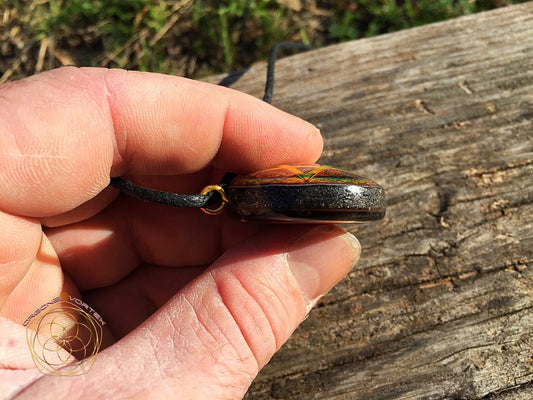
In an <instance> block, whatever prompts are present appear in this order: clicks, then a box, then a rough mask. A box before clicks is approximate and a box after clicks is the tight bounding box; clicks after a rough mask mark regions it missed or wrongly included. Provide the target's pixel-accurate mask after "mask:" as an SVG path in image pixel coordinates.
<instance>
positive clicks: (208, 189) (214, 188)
mask: <svg viewBox="0 0 533 400" xmlns="http://www.w3.org/2000/svg"><path fill="white" fill-rule="evenodd" d="M213 191H215V192H217V193H218V194H219V195H220V198H221V199H222V201H221V202H220V205H219V206H218V207H217V208H208V207H202V209H201V210H202V211H203V212H205V213H206V214H209V215H217V214H220V213H221V212H222V210H223V209H224V207H225V206H226V204H228V203H229V200H228V198H227V196H226V192H225V191H224V189H223V188H222V186H219V185H209V186H206V187H205V188H203V189H202V191H201V192H200V194H201V195H205V194H208V193H209V192H213Z"/></svg>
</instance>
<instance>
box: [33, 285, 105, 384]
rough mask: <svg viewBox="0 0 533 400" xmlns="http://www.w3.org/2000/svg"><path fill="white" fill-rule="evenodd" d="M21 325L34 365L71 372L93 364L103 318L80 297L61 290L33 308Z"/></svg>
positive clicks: (83, 370) (50, 371)
mask: <svg viewBox="0 0 533 400" xmlns="http://www.w3.org/2000/svg"><path fill="white" fill-rule="evenodd" d="M23 325H24V326H26V340H27V342H28V347H29V348H30V352H31V357H32V359H33V362H34V363H35V366H36V367H37V369H38V370H39V371H40V372H42V373H43V374H46V375H61V376H74V375H83V374H85V373H87V372H89V369H90V368H91V367H92V366H93V364H94V360H95V358H96V355H97V354H98V352H99V351H100V347H101V345H102V333H103V326H104V325H105V322H104V321H103V320H102V317H100V315H98V313H97V312H96V311H94V310H93V309H92V308H91V307H89V306H88V305H87V304H86V303H84V302H83V301H81V300H80V299H77V298H75V297H72V296H70V295H69V294H67V293H61V296H60V297H56V298H54V299H53V300H52V301H50V302H48V303H46V304H43V305H42V306H41V307H39V308H38V309H37V310H35V312H33V313H32V314H31V315H30V316H29V317H28V318H27V319H26V321H24V324H23Z"/></svg>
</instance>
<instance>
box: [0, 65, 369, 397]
mask: <svg viewBox="0 0 533 400" xmlns="http://www.w3.org/2000/svg"><path fill="white" fill-rule="evenodd" d="M321 149H322V139H321V137H320V134H319V133H318V131H317V130H316V128H314V127H313V126H311V125H310V124H308V123H306V122H304V121H302V120H300V119H298V118H296V117H293V116H290V115H288V114H286V113H284V112H282V111H279V110H276V109H275V108H273V107H272V106H270V105H268V104H266V103H264V102H262V101H260V100H257V99H255V98H252V97H250V96H247V95H245V94H242V93H239V92H236V91H234V90H231V89H226V88H222V87H218V86H214V85H209V84H205V83H200V82H195V81H190V80H186V79H182V78H176V77H170V76H163V75H158V74H147V73H138V72H125V71H120V70H104V69H92V68H87V69H76V68H62V69H59V70H54V71H50V72H47V73H43V74H40V75H36V76H34V77H31V78H28V79H25V80H22V81H19V82H14V83H11V84H6V85H4V86H2V87H0V227H1V228H0V394H2V393H3V394H4V396H6V398H11V396H14V395H15V394H17V393H18V394H19V396H20V398H39V399H47V398H51V399H59V398H69V399H73V398H79V399H85V398H98V397H99V396H100V397H102V396H103V398H113V399H119V398H128V399H132V398H139V399H141V398H143V399H144V398H150V399H159V398H180V399H186V398H193V399H204V398H205V399H219V398H223V399H234V398H235V399H237V398H242V396H243V395H244V394H245V392H246V390H247V388H248V387H249V385H250V383H251V382H252V380H253V378H254V377H255V375H256V374H257V372H258V371H259V370H260V369H261V368H262V367H263V366H264V365H265V364H266V363H267V362H268V360H269V359H270V358H271V357H272V355H273V354H274V352H275V351H276V350H278V349H279V347H280V346H281V345H282V344H283V343H284V342H285V341H286V340H287V339H288V337H289V336H290V334H291V333H292V332H293V330H294V329H295V328H296V327H297V325H298V324H299V323H300V322H301V321H302V320H303V319H304V318H305V316H306V315H307V313H308V312H309V310H310V308H311V307H312V306H313V305H314V304H315V303H316V300H317V299H318V298H319V297H320V296H321V295H322V294H323V293H324V292H326V291H327V290H328V289H330V288H331V287H332V286H333V285H334V284H335V283H337V282H338V281H339V280H340V279H341V278H342V277H343V276H344V275H345V274H346V273H347V272H348V270H349V269H350V268H351V267H352V266H353V264H354V263H355V262H356V261H357V259H358V257H359V252H360V247H359V244H358V242H357V241H356V239H355V238H353V237H352V236H351V235H349V234H346V233H345V232H344V231H343V230H341V229H340V228H338V227H335V226H322V227H316V226H312V225H306V226H288V225H283V226H280V225H269V224H263V225H261V224H254V223H242V222H239V221H236V220H233V219H231V218H228V217H227V216H225V215H224V214H223V215H219V216H209V215H205V214H203V213H202V212H201V211H200V210H197V209H192V210H191V209H177V208H171V207H166V206H161V205H156V204H148V203H143V202H141V201H138V200H134V199H132V198H128V197H122V196H119V194H118V193H117V191H116V190H114V189H112V188H110V187H108V184H109V180H110V177H114V176H126V177H127V178H128V179H132V180H134V181H135V182H136V183H137V184H140V185H142V186H148V187H153V188H157V189H160V190H167V191H173V192H176V193H196V192H198V191H199V189H201V188H202V187H204V186H206V185H208V184H213V183H217V182H218V181H219V179H220V178H221V177H222V175H223V174H224V172H225V171H231V172H237V173H247V172H253V171H256V170H260V169H264V168H268V167H274V166H277V165H280V164H284V163H312V162H314V161H315V160H316V159H317V158H318V156H319V154H320V152H321ZM62 292H67V293H69V294H72V295H73V296H77V297H79V298H83V299H84V301H85V302H86V303H88V304H89V305H90V306H91V307H93V308H94V309H95V310H97V311H98V313H99V314H100V315H102V316H103V319H104V320H105V322H106V326H105V328H106V329H105V331H104V346H108V347H107V348H106V349H105V350H104V351H102V352H101V353H100V354H98V356H97V357H96V360H95V364H94V366H93V367H92V368H91V369H90V371H89V372H88V373H87V374H85V375H81V376H76V377H68V378H65V377H57V376H47V375H41V374H40V373H39V372H38V371H37V370H36V369H35V367H34V365H33V363H32V361H31V357H30V353H29V350H28V348H27V345H26V342H25V333H24V332H25V328H24V327H23V326H22V323H23V321H24V320H25V319H26V318H27V317H28V315H30V314H31V313H32V312H33V311H34V310H35V309H36V307H38V306H39V305H41V304H44V303H46V302H47V301H50V299H53V298H55V297H57V296H59V294H60V293H62ZM17 398H18V397H17Z"/></svg>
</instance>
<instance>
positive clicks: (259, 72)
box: [233, 3, 533, 400]
mask: <svg viewBox="0 0 533 400" xmlns="http://www.w3.org/2000/svg"><path fill="white" fill-rule="evenodd" d="M264 79H265V65H264V64H260V65H255V66H253V67H252V68H251V69H250V71H248V72H247V73H246V74H245V75H244V76H243V77H242V78H241V79H240V80H239V81H237V82H236V83H235V84H234V85H233V87H234V88H237V89H239V90H242V91H245V92H248V93H252V94H254V95H256V96H258V97H261V95H262V90H263V87H264ZM273 104H274V105H276V106H278V107H279V108H281V109H284V110H286V111H288V112H290V113H293V114H296V115H299V116H301V117H302V118H305V119H307V120H309V121H311V122H313V123H314V124H316V125H317V126H319V127H320V128H321V130H322V133H323V134H324V136H325V151H324V155H323V157H322V159H321V160H320V161H321V163H322V164H329V165H333V166H336V167H338V168H343V169H348V170H351V171H354V172H356V173H360V174H361V175H363V176H367V177H369V178H371V179H375V180H376V181H378V182H379V183H380V184H382V185H383V186H384V188H385V189H386V191H387V196H388V210H387V217H386V219H385V220H384V221H383V222H381V223H375V224H371V225H367V226H349V229H350V230H351V231H352V232H354V233H355V234H356V235H357V236H358V238H359V239H360V241H361V244H362V247H363V252H362V257H361V260H360V262H359V264H358V265H357V266H356V267H355V268H354V270H353V271H352V272H351V273H350V274H349V276H348V277H347V278H346V279H345V280H343V281H342V282H341V283H340V284H339V286H338V287H336V288H335V289H333V290H332V291H331V292H330V293H329V294H328V295H327V296H325V297H324V298H323V300H322V301H321V303H320V304H319V305H318V307H317V308H316V309H315V310H314V311H312V313H311V314H310V316H309V318H308V319H307V320H306V321H305V322H304V323H303V324H302V326H301V327H300V328H299V329H298V330H297V331H296V332H295V334H294V336H293V337H292V338H291V340H290V341H289V342H288V343H287V344H286V345H285V346H284V347H283V348H282V350H281V351H280V352H279V353H278V354H277V355H276V356H275V357H274V358H273V359H272V361H271V362H270V364H269V365H267V367H266V368H265V369H264V370H263V371H262V372H261V373H260V374H259V376H258V377H257V379H256V381H255V383H254V384H253V385H252V387H251V388H250V390H249V392H248V395H247V399H248V400H251V399H265V398H272V399H365V400H373V399H376V400H377V399H379V400H385V399H502V400H503V399H505V400H511V399H513V400H515V399H532V398H533V271H532V259H533V257H532V255H533V207H532V197H533V196H532V191H533V189H532V188H533V142H532V137H533V133H532V132H533V3H526V4H523V5H517V6H512V7H509V8H504V9H499V10H496V11H493V12H488V13H483V14H477V15H474V16H469V17H465V18H460V19H457V20H451V21H447V22H444V23H439V24H435V25H430V26H426V27H422V28H417V29H411V30H407V31H402V32H398V33H394V34H390V35H385V36H381V37H377V38H372V39H365V40H360V41H356V42H350V43H345V44H341V45H337V46H331V47H328V48H323V49H320V50H316V51H312V52H308V53H304V54H298V55H296V56H293V57H288V58H285V59H283V60H281V61H279V62H278V64H277V68H276V85H275V88H274V99H273Z"/></svg>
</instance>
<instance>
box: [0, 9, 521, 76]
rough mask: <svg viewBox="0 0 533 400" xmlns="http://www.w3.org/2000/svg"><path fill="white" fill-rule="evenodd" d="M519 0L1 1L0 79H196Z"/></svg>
mask: <svg viewBox="0 0 533 400" xmlns="http://www.w3.org/2000/svg"><path fill="white" fill-rule="evenodd" d="M523 2H525V0H522V1H519V0H518V1H512V0H420V1H414V0H358V1H356V0H330V1H327V0H252V1H251V2H250V3H249V7H247V3H248V0H222V1H215V0H204V1H202V0H196V1H193V0H174V1H169V0H0V18H1V20H0V83H3V82H6V81H11V80H15V79H20V78H22V77H25V76H28V75H32V74H35V73H38V72H41V71H44V70H48V69H51V68H56V67H59V66H62V65H77V66H99V67H109V68H127V69H135V70H141V71H152V72H162V73H167V74H175V75H181V76H187V77H190V78H201V77H203V76H207V75H212V74H216V73H222V72H229V71H232V70H237V69H240V68H242V67H244V66H246V65H249V64H252V63H254V62H256V61H259V60H265V59H267V58H268V54H269V51H270V49H271V47H272V45H273V44H274V43H276V42H278V41H282V40H283V41H299V42H304V43H306V44H311V45H313V46H315V47H321V46H326V45H328V44H332V43H338V42H342V41H346V40H354V39H359V38H362V37H368V36H374V35H379V34H383V33H387V32H393V31H396V30H399V29H405V28H409V27H414V26H419V25H423V24H427V23H430V22H435V21H441V20H445V19H448V18H452V17H457V16H461V15H465V14H471V13H474V12H479V11H484V10H490V9H493V8H497V7H504V6H506V5H509V4H513V3H523ZM246 10H248V12H247V11H246ZM245 14H246V18H245Z"/></svg>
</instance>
